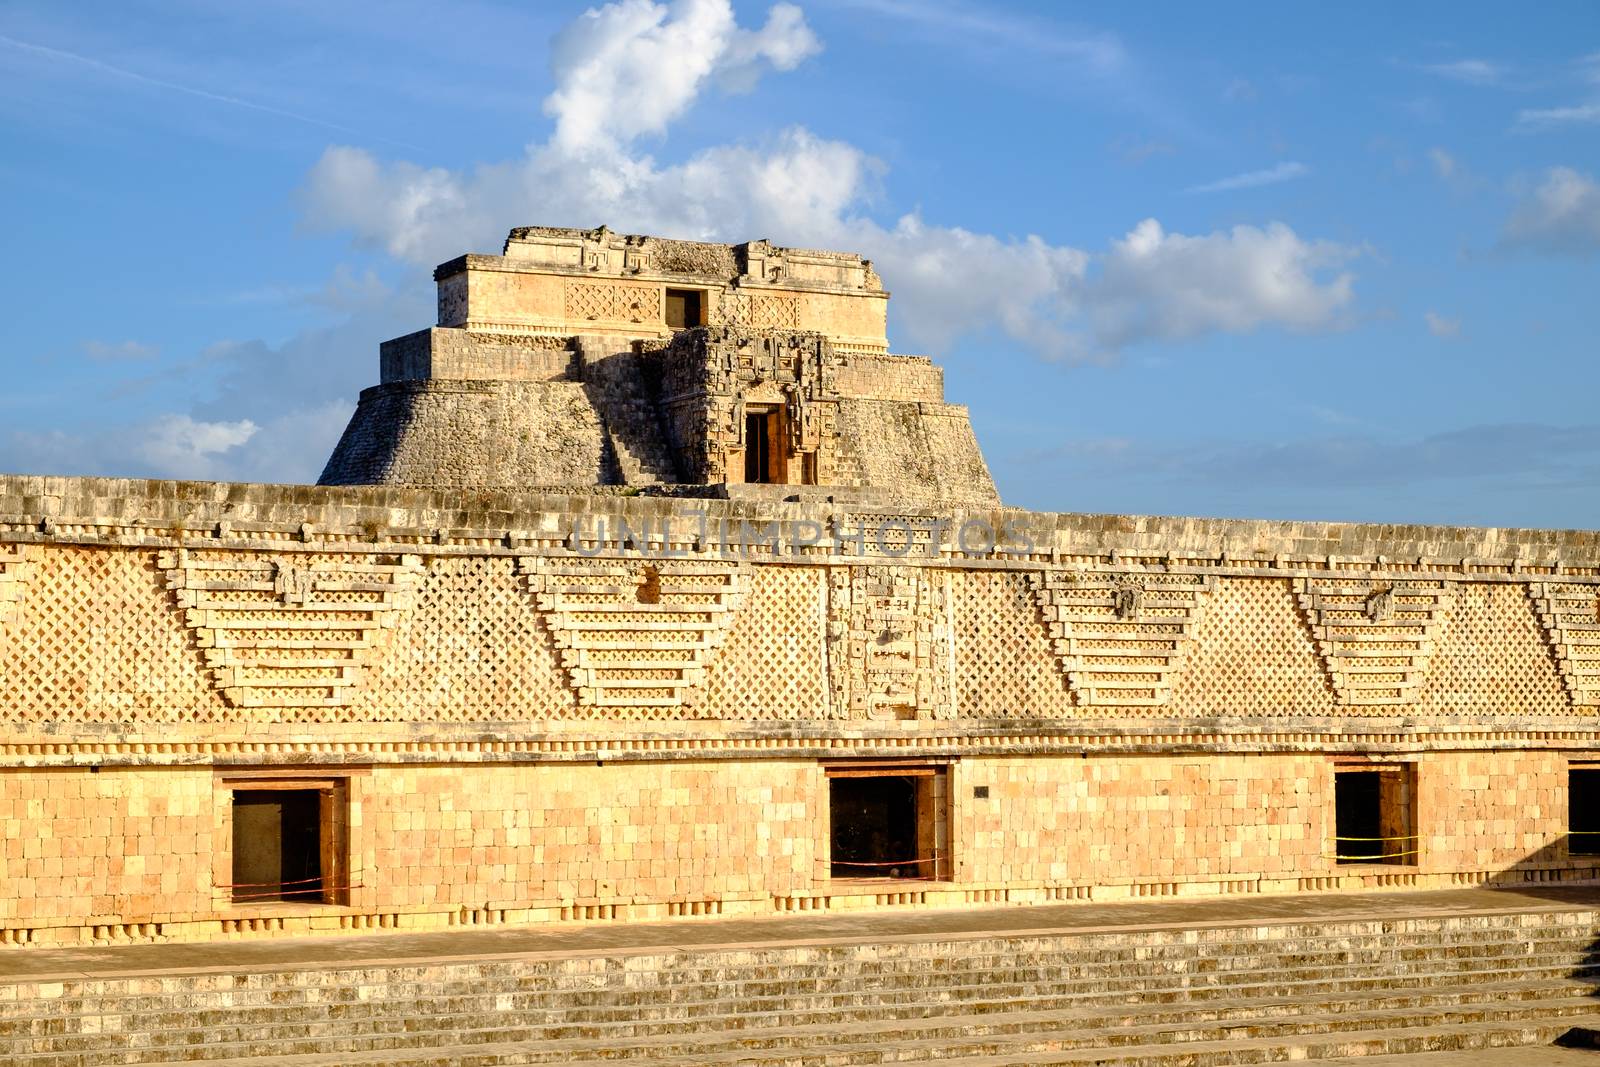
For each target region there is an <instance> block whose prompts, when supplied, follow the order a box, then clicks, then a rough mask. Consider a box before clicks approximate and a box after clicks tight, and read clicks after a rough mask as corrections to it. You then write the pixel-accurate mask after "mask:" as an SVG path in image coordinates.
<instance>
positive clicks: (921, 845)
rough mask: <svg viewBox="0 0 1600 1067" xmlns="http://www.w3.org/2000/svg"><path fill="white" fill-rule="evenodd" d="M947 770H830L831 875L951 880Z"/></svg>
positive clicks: (848, 768) (835, 876) (901, 768)
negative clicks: (945, 878)
mask: <svg viewBox="0 0 1600 1067" xmlns="http://www.w3.org/2000/svg"><path fill="white" fill-rule="evenodd" d="M946 777H947V776H946V774H945V768H944V767H930V766H919V767H834V768H829V769H828V839H829V875H830V876H831V877H833V878H856V879H878V878H920V879H938V878H943V877H947V876H948V867H949V861H950V857H949V850H948V845H947V841H948V835H949V820H948V817H947V814H946V812H947V800H946V797H947V795H948V794H947V790H946V788H945V782H946Z"/></svg>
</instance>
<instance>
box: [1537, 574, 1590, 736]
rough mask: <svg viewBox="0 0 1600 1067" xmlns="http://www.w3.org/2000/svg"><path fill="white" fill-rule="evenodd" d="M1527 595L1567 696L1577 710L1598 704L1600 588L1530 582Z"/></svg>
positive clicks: (1566, 583)
mask: <svg viewBox="0 0 1600 1067" xmlns="http://www.w3.org/2000/svg"><path fill="white" fill-rule="evenodd" d="M1528 592H1529V594H1531V595H1532V597H1533V609H1534V613H1535V614H1536V615H1538V616H1539V623H1540V625H1542V626H1543V627H1544V633H1545V637H1546V638H1547V639H1548V640H1549V642H1550V647H1551V649H1553V650H1554V652H1555V656H1556V663H1557V665H1558V666H1559V667H1560V670H1561V682H1562V684H1563V685H1565V686H1566V689H1567V695H1568V696H1569V697H1571V698H1572V702H1573V703H1574V704H1576V705H1578V706H1579V707H1594V706H1595V705H1600V586H1594V585H1580V584H1578V583H1576V582H1530V583H1529V585H1528Z"/></svg>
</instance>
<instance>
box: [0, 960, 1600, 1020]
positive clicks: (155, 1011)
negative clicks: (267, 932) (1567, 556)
mask: <svg viewBox="0 0 1600 1067" xmlns="http://www.w3.org/2000/svg"><path fill="white" fill-rule="evenodd" d="M919 963H920V969H919V970H918V971H916V972H912V973H901V974H886V973H882V972H878V973H871V974H858V975H854V976H851V975H841V974H838V973H835V974H831V975H830V974H827V973H821V974H813V975H809V976H804V977H802V976H800V975H791V976H783V975H772V976H767V977H761V978H754V979H752V978H741V979H737V980H729V979H726V978H723V979H712V980H702V981H696V982H694V983H679V982H675V981H670V980H668V981H657V980H655V979H657V978H665V977H667V976H665V975H648V976H646V975H641V974H640V973H638V972H633V973H631V974H629V975H628V978H629V984H627V985H625V986H622V987H620V988H619V987H612V986H599V987H596V986H594V985H593V984H592V979H591V981H590V984H588V985H583V984H579V985H577V986H575V987H574V986H570V985H561V986H556V987H552V985H551V983H550V981H549V977H550V976H548V975H541V974H537V973H535V974H517V973H514V972H512V973H502V974H499V975H495V974H493V973H490V974H484V973H481V972H480V973H477V974H467V975H460V976H457V977H451V976H449V975H448V974H443V975H438V976H433V977H427V976H421V977H417V978H407V979H404V980H401V979H389V980H385V978H386V976H384V975H381V974H380V975H377V976H374V975H370V974H364V975H363V976H362V977H361V978H359V979H354V980H347V981H345V982H343V983H340V982H338V981H337V980H336V979H335V980H333V981H332V982H329V981H328V979H330V978H331V977H333V976H336V975H338V973H339V972H332V974H331V975H329V974H324V975H321V976H320V977H322V978H323V979H324V983H323V984H317V985H296V986H282V985H264V984H262V985H256V986H253V987H235V988H230V989H201V990H196V989H195V988H193V987H186V986H185V985H184V983H183V982H182V980H181V979H167V980H163V983H162V984H163V985H167V986H169V987H170V989H169V990H168V991H166V992H141V993H122V994H118V993H114V992H110V991H107V992H103V993H95V992H93V991H92V990H85V991H82V992H79V993H68V994H64V995H61V996H56V997H37V996H36V997H25V998H18V999H15V1000H13V1001H11V1002H10V1003H9V1005H8V1007H9V1008H10V1009H11V1010H9V1011H8V1012H6V1013H5V1015H4V1016H0V1036H3V1035H4V1034H7V1033H16V1032H21V1031H22V1030H24V1029H27V1028H28V1027H29V1026H30V1025H31V1023H32V1022H33V1021H36V1020H42V1021H45V1022H50V1021H54V1022H55V1024H56V1025H57V1026H64V1025H66V1021H67V1020H72V1019H77V1018H83V1017H100V1016H125V1017H157V1016H161V1015H163V1014H174V1015H180V1016H196V1017H199V1016H203V1015H205V1013H208V1012H213V1011H221V1012H241V1011H249V1010H254V1009H256V1008H260V1007H280V1008H284V1009H287V1010H298V1009H308V1008H309V1009H324V1008H328V1007H331V1006H336V1005H341V1004H350V1003H361V1002H384V1001H388V1002H401V1003H407V1002H410V1003H420V1002H422V1001H424V1000H428V999H441V998H442V999H463V998H472V997H478V998H489V997H495V998H511V1000H510V1002H511V1003H515V1004H516V1005H517V1007H518V1009H519V1010H536V1009H537V1010H552V1011H574V1010H578V1011H585V1012H599V1011H617V1012H629V1011H635V1010H637V1009H638V1008H639V1007H641V1006H645V1007H652V1008H654V1009H655V1010H665V1009H667V1008H672V1009H674V1010H680V1011H684V1012H689V1011H693V1010H695V1006H696V1005H697V1004H713V1005H721V1004H727V1003H730V1002H737V1003H741V1004H742V1003H752V1004H755V1003H767V1002H772V1003H779V1004H782V1003H787V1002H792V1001H813V1000H815V999H816V998H819V997H831V998H835V999H845V998H849V999H851V1000H854V1001H857V1002H859V1001H861V1000H863V999H867V1000H870V1001H872V1002H885V1000H886V999H887V998H890V997H893V998H896V999H898V1000H900V1001H906V1000H920V999H924V998H926V997H927V996H929V995H943V996H946V997H949V998H951V999H959V998H960V997H962V996H964V995H968V994H974V993H976V994H980V995H981V994H983V993H992V994H994V995H995V996H1005V995H1007V994H1006V993H1005V992H1002V990H1010V991H1014V992H1015V995H1019V996H1034V997H1040V996H1055V997H1073V996H1079V997H1087V998H1093V999H1099V1000H1101V1001H1104V1002H1116V1001H1118V1000H1130V999H1139V1000H1145V1001H1150V1000H1156V999H1176V998H1198V997H1214V996H1226V995H1232V994H1233V993H1235V992H1239V993H1241V994H1244V995H1249V994H1247V993H1244V991H1247V990H1254V989H1257V988H1262V987H1264V988H1269V989H1270V988H1294V989H1297V990H1299V991H1301V992H1304V993H1306V994H1308V995H1310V994H1317V995H1324V994H1329V993H1337V992H1343V991H1349V990H1360V989H1367V988H1372V987H1374V986H1377V987H1383V986H1385V985H1388V986H1394V985H1396V984H1400V983H1402V982H1404V983H1407V984H1411V985H1419V986H1433V985H1437V984H1439V983H1440V982H1449V981H1459V980H1460V978H1461V977H1462V976H1463V975H1473V976H1475V977H1477V978H1478V979H1479V980H1482V981H1486V982H1492V981H1502V980H1509V979H1517V978H1540V979H1550V980H1554V979H1561V978H1569V977H1571V978H1581V977H1582V976H1583V975H1586V974H1596V973H1600V965H1597V964H1595V963H1594V961H1592V960H1591V961H1588V962H1585V960H1584V958H1583V956H1582V955H1581V954H1576V953H1556V954H1546V955H1532V956H1530V955H1522V954H1520V953H1519V954H1516V955H1512V956H1495V957H1483V958H1473V959H1461V958H1457V959H1449V960H1439V959H1433V960H1421V961H1414V962H1408V963H1406V964H1403V965H1401V964H1396V963H1395V962H1393V961H1383V960H1376V961H1375V960H1370V959H1356V960H1350V961H1343V962H1340V963H1338V964H1330V965H1326V966H1322V967H1317V968H1305V967H1293V968H1285V967H1282V966H1278V965H1275V964H1274V965H1269V966H1266V967H1257V968H1256V969H1254V970H1250V971H1245V970H1237V971H1234V970H1198V969H1187V968H1183V969H1173V970H1159V969H1151V970H1146V971H1145V972H1143V973H1136V974H1132V975H1127V976H1124V979H1123V981H1121V982H1120V983H1111V982H1108V981H1107V980H1106V976H1105V975H1103V974H1100V973H1097V972H1095V971H1094V969H1092V968H1081V967H1077V966H1074V965H1073V963H1072V961H1070V960H1067V961H1062V962H1060V963H1057V964H1053V965H1050V966H1047V967H1041V968H1036V969H1028V970H1023V971H1020V972H1019V971H1018V970H1017V969H1008V968H1005V967H999V966H989V965H985V964H984V963H983V962H982V961H977V962H973V961H965V960H963V961H962V964H963V966H960V967H955V968H948V967H946V968H939V969H935V968H930V967H928V966H927V965H926V962H925V961H919ZM289 976H290V975H288V974H284V975H265V976H257V977H261V978H267V979H270V978H280V977H289ZM313 977H316V976H313ZM566 977H568V978H571V977H572V976H566ZM580 977H581V976H580ZM852 979H854V980H852ZM863 982H864V983H866V985H865V987H862V985H860V984H858V983H863Z"/></svg>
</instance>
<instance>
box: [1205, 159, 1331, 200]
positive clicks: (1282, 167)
mask: <svg viewBox="0 0 1600 1067" xmlns="http://www.w3.org/2000/svg"><path fill="white" fill-rule="evenodd" d="M1310 173H1311V168H1310V167H1308V166H1306V165H1305V164H1304V163H1295V162H1285V163H1279V164H1277V165H1276V166H1271V167H1267V168H1266V169H1265V170H1251V171H1246V172H1245V173H1243V174H1235V175H1233V176H1232V177H1229V178H1222V179H1220V180H1218V181H1214V182H1207V183H1206V184H1204V185H1191V186H1190V187H1189V188H1187V189H1185V190H1184V192H1186V193H1225V192H1230V191H1232V190H1234V189H1255V188H1258V187H1259V186H1263V185H1277V184H1278V183H1279V182H1286V181H1292V180H1294V179H1295V178H1304V177H1305V176H1306V175H1307V174H1310Z"/></svg>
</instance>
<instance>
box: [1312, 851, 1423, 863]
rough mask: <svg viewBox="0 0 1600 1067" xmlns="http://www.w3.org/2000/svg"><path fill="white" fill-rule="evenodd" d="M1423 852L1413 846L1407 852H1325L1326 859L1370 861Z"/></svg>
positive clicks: (1416, 854)
mask: <svg viewBox="0 0 1600 1067" xmlns="http://www.w3.org/2000/svg"><path fill="white" fill-rule="evenodd" d="M1421 854H1422V850H1421V849H1420V848H1413V849H1410V850H1408V851H1405V852H1367V853H1362V854H1361V855H1357V856H1346V855H1342V854H1340V853H1338V852H1324V853H1323V854H1322V858H1323V859H1325V860H1367V861H1368V862H1370V863H1381V862H1383V861H1384V860H1397V859H1399V858H1400V857H1402V856H1418V855H1421Z"/></svg>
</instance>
